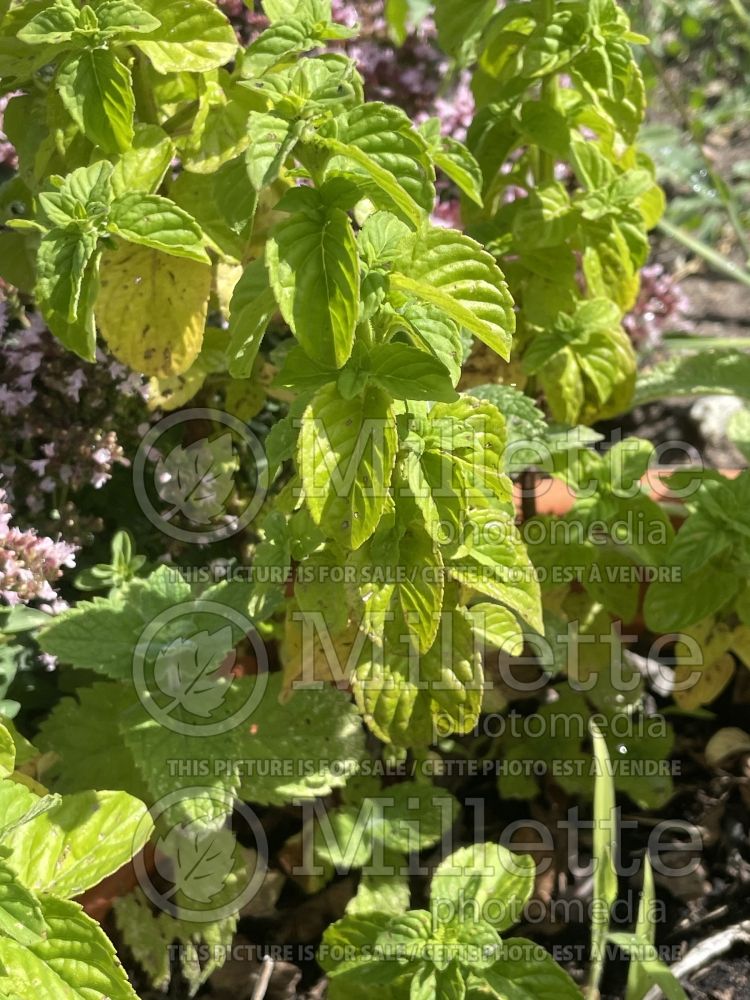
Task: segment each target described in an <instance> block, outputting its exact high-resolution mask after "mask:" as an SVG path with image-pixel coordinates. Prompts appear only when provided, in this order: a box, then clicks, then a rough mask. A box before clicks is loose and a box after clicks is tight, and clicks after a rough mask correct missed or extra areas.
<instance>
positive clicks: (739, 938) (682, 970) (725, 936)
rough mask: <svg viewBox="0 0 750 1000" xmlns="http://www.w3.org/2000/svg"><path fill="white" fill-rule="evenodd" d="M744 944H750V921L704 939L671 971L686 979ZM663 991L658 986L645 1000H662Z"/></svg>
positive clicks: (654, 987) (671, 968) (676, 975)
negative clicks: (720, 956) (731, 949)
mask: <svg viewBox="0 0 750 1000" xmlns="http://www.w3.org/2000/svg"><path fill="white" fill-rule="evenodd" d="M739 942H742V943H744V944H750V920H743V921H742V922H741V923H739V924H732V926H731V927H725V928H724V930H722V931H718V932H717V933H716V934H712V935H711V937H707V938H704V940H703V941H699V942H698V944H697V945H696V946H695V947H694V948H691V949H690V951H689V952H688V953H687V955H685V956H684V958H681V959H680V961H679V962H675V964H674V965H671V966H670V971H671V972H672V974H673V975H674V976H675V977H676V978H677V979H686V978H687V977H688V976H690V975H692V974H693V973H694V972H697V971H698V970H699V969H702V968H703V967H704V966H705V965H708V964H709V962H712V961H713V960H714V959H715V958H718V957H719V955H723V954H725V953H726V952H727V951H729V949H730V948H732V947H733V946H734V945H736V944H738V943H739ZM661 996H662V991H661V990H660V989H659V987H658V986H652V988H651V989H650V990H649V991H648V993H647V994H646V995H645V997H644V998H643V1000H660V997H661Z"/></svg>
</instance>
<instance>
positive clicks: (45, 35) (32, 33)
mask: <svg viewBox="0 0 750 1000" xmlns="http://www.w3.org/2000/svg"><path fill="white" fill-rule="evenodd" d="M80 19H81V12H80V10H79V8H78V7H76V5H75V4H74V3H73V2H72V0H57V2H56V3H54V4H52V5H51V6H49V7H48V8H47V10H42V11H40V12H39V13H38V14H36V15H35V16H34V17H32V18H31V20H30V21H28V22H27V23H26V24H25V25H24V26H23V28H21V30H20V31H19V32H18V38H19V40H20V41H22V42H25V43H26V44H27V45H60V44H61V43H63V42H69V41H70V40H71V39H72V37H73V32H74V31H75V30H76V28H77V27H79V23H80Z"/></svg>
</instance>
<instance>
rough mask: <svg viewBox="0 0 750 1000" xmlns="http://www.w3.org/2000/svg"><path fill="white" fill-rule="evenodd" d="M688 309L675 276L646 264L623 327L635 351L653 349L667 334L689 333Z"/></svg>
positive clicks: (661, 267) (659, 265) (657, 266)
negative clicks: (636, 348) (636, 349)
mask: <svg viewBox="0 0 750 1000" xmlns="http://www.w3.org/2000/svg"><path fill="white" fill-rule="evenodd" d="M688 305H689V303H688V299H687V296H686V295H685V293H684V292H683V291H682V289H681V288H680V286H679V284H678V282H677V280H676V278H675V276H674V275H673V274H669V273H668V271H666V270H665V269H664V267H663V266H662V265H661V264H648V265H647V266H646V267H644V268H643V269H642V270H641V290H640V293H639V295H638V301H637V302H636V304H635V305H634V306H633V308H632V310H631V311H630V312H629V313H628V315H627V316H626V317H625V319H624V320H623V325H624V327H625V329H626V330H627V332H628V333H629V334H630V337H631V338H632V340H633V342H634V343H635V344H636V345H637V346H638V347H656V346H658V344H659V343H660V341H661V338H662V336H663V334H664V333H666V332H667V331H668V330H675V331H678V330H689V329H690V323H689V321H688V320H687V319H686V318H685V313H686V312H687V309H688Z"/></svg>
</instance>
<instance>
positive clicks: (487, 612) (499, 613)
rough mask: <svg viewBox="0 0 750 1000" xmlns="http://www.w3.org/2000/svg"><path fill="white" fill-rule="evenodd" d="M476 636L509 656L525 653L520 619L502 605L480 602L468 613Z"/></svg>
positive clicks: (473, 605)
mask: <svg viewBox="0 0 750 1000" xmlns="http://www.w3.org/2000/svg"><path fill="white" fill-rule="evenodd" d="M466 614H467V616H468V618H469V621H470V622H471V627H472V629H473V630H474V634H475V635H477V636H479V638H480V639H481V641H482V642H483V643H484V644H485V645H487V646H490V647H491V648H493V649H501V650H503V652H505V653H508V655H509V656H520V655H521V652H522V651H523V643H524V638H523V630H522V629H521V626H520V625H519V623H518V619H517V618H516V616H515V615H514V614H513V612H512V611H509V610H508V608H504V607H503V606H502V605H501V604H488V603H487V602H485V601H480V602H479V603H478V604H472V606H471V607H470V608H469V609H468V610H467V612H466Z"/></svg>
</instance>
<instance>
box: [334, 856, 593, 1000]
mask: <svg viewBox="0 0 750 1000" xmlns="http://www.w3.org/2000/svg"><path fill="white" fill-rule="evenodd" d="M533 889H534V861H533V858H531V857H530V856H529V855H522V854H519V855H514V854H511V852H510V851H507V850H506V849H505V848H503V847H500V846H499V845H498V844H492V843H486V844H475V845H473V846H472V847H466V848H462V849H460V850H458V851H455V852H454V853H453V854H451V855H450V856H449V857H447V858H446V859H445V861H443V862H442V863H441V864H440V865H439V866H438V868H437V869H436V870H435V873H434V875H433V878H432V883H431V886H430V909H429V910H411V911H409V912H408V913H405V914H403V915H397V916H388V915H387V914H383V913H379V912H373V913H369V914H366V915H364V914H363V915H361V916H359V915H355V916H346V917H344V918H343V919H342V920H339V921H338V922H337V923H335V924H333V925H332V926H331V927H330V928H329V929H328V930H327V931H326V933H325V935H324V936H323V944H322V945H321V951H320V961H321V964H322V965H323V967H324V968H325V969H326V971H327V972H328V977H329V984H330V985H329V995H330V996H331V997H332V998H336V997H343V996H355V997H360V996H362V997H364V996H367V995H369V991H371V990H372V989H373V988H379V989H384V990H386V991H387V995H388V996H390V997H394V998H398V997H410V996H414V995H415V994H417V993H418V991H422V992H423V993H424V995H430V996H454V995H455V996H465V997H503V996H506V995H507V994H508V991H514V992H516V993H517V994H518V996H529V997H532V996H533V997H543V996H553V995H554V996H563V997H570V998H571V1000H572V998H574V997H580V996H581V993H580V991H579V990H578V989H577V987H576V986H575V984H574V983H573V981H572V980H571V979H570V978H569V977H568V976H567V975H566V974H565V973H564V972H563V970H562V969H561V968H560V967H559V966H558V965H556V964H555V962H554V961H553V960H552V959H551V957H550V956H549V955H548V954H547V953H546V952H545V951H544V949H543V948H541V947H540V946H539V945H535V944H534V943H533V942H531V941H527V940H526V939H524V938H503V937H501V933H502V932H503V931H505V930H507V929H508V928H509V927H512V926H513V924H515V923H518V921H519V919H520V918H521V915H522V913H523V907H524V904H525V903H526V902H527V900H528V899H529V896H530V895H531V893H532V892H533Z"/></svg>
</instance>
